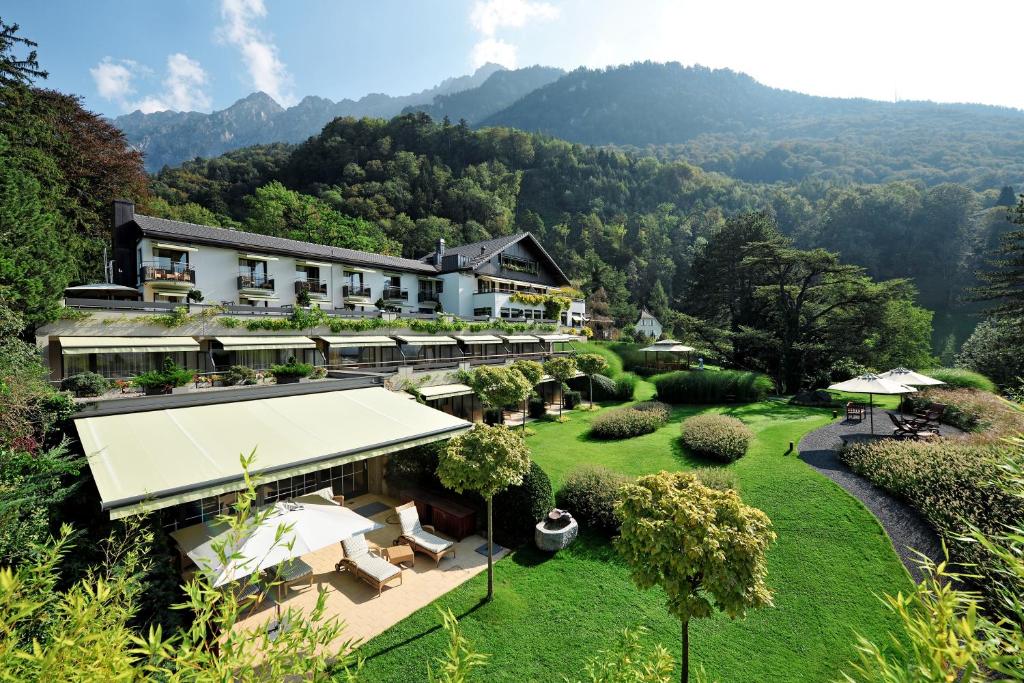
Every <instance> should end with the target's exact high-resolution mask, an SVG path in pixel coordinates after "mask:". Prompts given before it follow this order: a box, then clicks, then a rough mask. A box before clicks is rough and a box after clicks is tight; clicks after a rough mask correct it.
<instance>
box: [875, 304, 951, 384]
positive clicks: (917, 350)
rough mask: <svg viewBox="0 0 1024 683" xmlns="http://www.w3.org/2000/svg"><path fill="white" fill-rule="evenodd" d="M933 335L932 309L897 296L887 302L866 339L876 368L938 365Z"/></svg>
mask: <svg viewBox="0 0 1024 683" xmlns="http://www.w3.org/2000/svg"><path fill="white" fill-rule="evenodd" d="M931 339H932V312H931V311H929V310H927V309H924V308H921V307H920V306H915V305H914V304H913V303H912V302H911V301H910V300H909V299H896V300H892V301H888V302H886V303H885V308H884V311H883V313H882V315H881V316H880V319H879V320H878V322H877V325H876V326H875V327H874V329H873V330H869V331H868V337H867V338H866V339H865V340H864V343H865V345H866V346H867V347H868V353H869V354H870V360H871V365H872V366H874V367H876V368H882V369H890V368H897V367H904V368H927V367H931V366H933V365H935V357H934V356H933V355H932V341H931Z"/></svg>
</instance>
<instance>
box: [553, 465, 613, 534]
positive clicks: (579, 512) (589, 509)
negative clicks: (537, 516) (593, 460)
mask: <svg viewBox="0 0 1024 683" xmlns="http://www.w3.org/2000/svg"><path fill="white" fill-rule="evenodd" d="M627 481H629V480H628V479H627V478H626V477H625V476H623V475H621V474H619V473H618V472H613V471H612V470H610V469H608V468H606V467H600V466H598V465H584V466H583V467H579V468H577V469H575V470H573V471H572V472H570V473H569V474H568V475H566V477H565V482H564V483H563V484H562V487H561V488H560V489H558V492H557V493H556V494H555V505H557V506H558V507H559V508H562V509H563V510H568V511H569V512H570V513H571V514H572V516H573V517H575V518H576V519H577V520H578V521H579V523H580V526H581V527H582V528H583V529H584V530H590V531H594V532H596V533H599V534H602V535H604V536H613V535H615V534H616V533H618V531H619V520H618V519H616V517H615V503H616V502H617V501H618V500H619V489H620V488H621V487H622V485H623V484H625V483H626V482H627Z"/></svg>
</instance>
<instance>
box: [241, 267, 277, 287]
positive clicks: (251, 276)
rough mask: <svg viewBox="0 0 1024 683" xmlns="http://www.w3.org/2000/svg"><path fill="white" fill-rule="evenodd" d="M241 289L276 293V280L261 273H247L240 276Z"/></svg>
mask: <svg viewBox="0 0 1024 683" xmlns="http://www.w3.org/2000/svg"><path fill="white" fill-rule="evenodd" d="M238 288H239V289H260V290H263V291H268V292H272V291H274V278H272V277H267V276H266V275H262V274H260V273H253V272H250V271H245V272H242V273H239V274H238Z"/></svg>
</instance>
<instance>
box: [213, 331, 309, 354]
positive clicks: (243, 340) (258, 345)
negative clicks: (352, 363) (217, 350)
mask: <svg viewBox="0 0 1024 683" xmlns="http://www.w3.org/2000/svg"><path fill="white" fill-rule="evenodd" d="M213 339H214V341H217V342H220V344H221V346H223V347H224V350H225V351H259V350H260V349H271V350H272V349H315V348H316V342H314V341H313V340H312V339H310V338H309V337H286V336H263V337H260V336H255V335H254V336H251V337H214V338H213Z"/></svg>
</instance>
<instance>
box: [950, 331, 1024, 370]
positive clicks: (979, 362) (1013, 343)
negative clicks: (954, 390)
mask: <svg viewBox="0 0 1024 683" xmlns="http://www.w3.org/2000/svg"><path fill="white" fill-rule="evenodd" d="M1021 339H1024V321H1021V320H1014V319H1012V318H989V319H987V320H983V321H981V322H980V323H978V326H977V327H976V328H974V332H973V333H971V336H970V337H968V338H967V340H966V341H965V342H964V343H963V346H961V347H960V353H959V354H957V356H956V365H957V366H958V367H961V368H967V369H968V370H974V371H975V372H980V373H981V374H983V375H985V376H986V377H989V378H990V379H992V381H993V382H995V383H996V384H998V385H1000V386H1002V387H1006V386H1011V385H1013V384H1014V383H1015V382H1016V381H1017V378H1018V377H1024V345H1022V344H1021Z"/></svg>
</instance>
